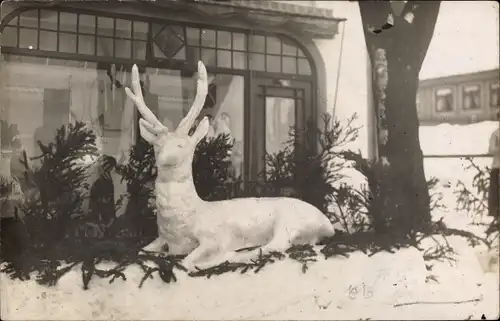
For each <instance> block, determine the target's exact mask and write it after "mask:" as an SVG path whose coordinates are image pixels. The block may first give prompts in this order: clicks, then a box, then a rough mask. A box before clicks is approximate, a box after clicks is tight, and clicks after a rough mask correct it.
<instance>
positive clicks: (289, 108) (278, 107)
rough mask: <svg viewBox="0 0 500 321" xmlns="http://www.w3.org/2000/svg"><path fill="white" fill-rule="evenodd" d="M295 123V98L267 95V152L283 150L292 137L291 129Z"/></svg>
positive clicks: (272, 152)
mask: <svg viewBox="0 0 500 321" xmlns="http://www.w3.org/2000/svg"><path fill="white" fill-rule="evenodd" d="M294 125H295V100H293V99H292V98H281V97H266V152H267V153H269V154H274V153H276V152H279V151H281V150H283V148H284V147H285V146H287V142H288V141H289V139H290V129H291V127H292V126H294Z"/></svg>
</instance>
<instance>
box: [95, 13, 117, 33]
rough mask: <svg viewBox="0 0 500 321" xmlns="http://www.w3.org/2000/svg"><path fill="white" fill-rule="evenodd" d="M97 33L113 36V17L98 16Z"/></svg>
mask: <svg viewBox="0 0 500 321" xmlns="http://www.w3.org/2000/svg"><path fill="white" fill-rule="evenodd" d="M97 34H99V35H102V36H113V19H111V18H104V17H97Z"/></svg>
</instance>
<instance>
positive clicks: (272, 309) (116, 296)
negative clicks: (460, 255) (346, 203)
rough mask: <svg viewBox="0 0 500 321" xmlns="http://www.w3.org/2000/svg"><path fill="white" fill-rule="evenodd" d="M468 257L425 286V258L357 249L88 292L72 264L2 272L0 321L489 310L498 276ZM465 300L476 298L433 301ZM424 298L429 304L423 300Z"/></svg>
mask: <svg viewBox="0 0 500 321" xmlns="http://www.w3.org/2000/svg"><path fill="white" fill-rule="evenodd" d="M465 248H466V246H465ZM468 251H469V252H471V250H470V249H469V250H468ZM467 260H476V263H475V264H469V265H467V266H466V268H464V269H461V268H457V266H449V265H448V264H447V263H438V264H435V267H434V270H433V271H436V272H439V276H438V278H439V279H438V280H439V281H440V282H441V284H432V285H430V284H429V283H426V277H427V275H429V273H430V272H428V271H427V270H426V267H425V265H426V263H427V262H424V260H423V257H422V252H419V251H418V250H416V249H414V248H409V249H403V250H400V251H398V252H396V253H395V254H390V253H386V252H384V253H378V254H376V255H374V256H372V257H369V256H367V255H365V254H363V253H360V252H357V253H352V254H351V255H350V257H349V258H344V257H337V258H330V259H328V260H324V259H323V258H322V256H321V257H318V262H315V263H312V264H310V267H309V270H308V271H307V272H306V273H302V271H301V266H300V264H299V263H298V262H295V261H292V260H290V259H286V260H283V261H279V262H276V263H274V264H271V265H267V266H265V267H264V269H263V270H261V271H260V272H259V273H257V274H255V273H253V272H252V271H249V272H247V274H240V273H238V272H236V273H226V274H223V275H219V276H213V277H211V278H210V279H207V278H201V277H200V278H192V277H189V276H187V275H186V274H185V273H184V272H182V271H177V273H176V275H177V279H178V280H177V282H176V283H172V284H166V283H163V282H162V281H161V280H160V279H159V277H158V276H157V275H155V278H154V279H149V280H147V281H146V282H145V283H144V286H143V287H142V288H138V284H139V282H140V279H141V277H142V276H143V272H142V270H141V269H140V268H139V267H136V266H131V267H129V268H128V269H127V270H126V271H125V274H126V275H127V281H122V280H121V279H117V280H115V282H114V283H112V284H109V283H108V280H106V279H100V278H98V277H95V278H93V279H92V281H91V282H90V289H89V290H87V291H84V290H83V289H82V283H81V282H82V279H81V273H80V270H79V268H75V269H74V270H73V271H71V272H70V273H68V274H67V275H65V276H64V277H63V278H62V279H61V280H60V282H59V284H58V285H57V286H55V287H50V288H49V287H44V286H41V285H38V284H37V283H36V282H35V281H34V280H32V281H24V282H23V281H18V280H11V279H9V278H8V276H6V275H5V274H1V275H0V280H1V282H2V287H1V301H2V305H1V313H2V319H4V320H82V319H87V320H125V319H129V320H130V319H135V320H180V319H198V320H215V319H221V320H229V319H231V320H235V319H245V320H249V319H254V320H255V319H260V320H263V319H282V320H283V319H301V320H312V319H330V320H331V319H334V320H335V319H337V320H346V319H360V318H363V319H366V318H372V319H385V320H389V319H396V320H401V319H412V320H415V319H441V318H443V319H447V320H450V319H457V318H458V319H466V318H467V317H469V316H471V315H472V316H474V318H475V319H478V318H479V317H480V316H481V315H482V314H485V315H486V316H487V317H488V318H489V319H490V317H494V316H498V311H499V310H498V273H496V274H495V273H490V274H489V275H486V274H484V273H483V272H482V270H481V267H480V265H479V264H478V263H477V259H475V258H474V256H473V255H472V256H470V255H469V257H467ZM102 267H104V266H102ZM441 276H444V277H443V279H442V280H441ZM492 281H493V282H492ZM478 284H481V285H478ZM471 299H476V301H474V302H465V303H456V304H450V303H440V304H436V302H440V301H441V302H442V301H450V300H452V301H467V300H471ZM431 301H432V302H434V303H425V302H431ZM415 302H420V303H417V304H415ZM422 302H424V303H422ZM399 304H402V305H400V306H398V305H399ZM395 305H396V306H395Z"/></svg>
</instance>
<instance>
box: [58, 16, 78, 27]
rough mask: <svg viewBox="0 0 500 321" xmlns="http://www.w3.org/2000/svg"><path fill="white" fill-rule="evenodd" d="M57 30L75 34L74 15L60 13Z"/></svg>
mask: <svg viewBox="0 0 500 321" xmlns="http://www.w3.org/2000/svg"><path fill="white" fill-rule="evenodd" d="M59 30H61V31H73V32H76V14H74V13H68V12H61V13H60V15H59Z"/></svg>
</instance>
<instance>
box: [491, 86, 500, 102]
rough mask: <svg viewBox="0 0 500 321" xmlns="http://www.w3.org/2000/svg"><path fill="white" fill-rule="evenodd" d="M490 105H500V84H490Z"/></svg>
mask: <svg viewBox="0 0 500 321" xmlns="http://www.w3.org/2000/svg"><path fill="white" fill-rule="evenodd" d="M490 105H491V106H493V107H498V106H500V84H498V83H497V84H491V86H490Z"/></svg>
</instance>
